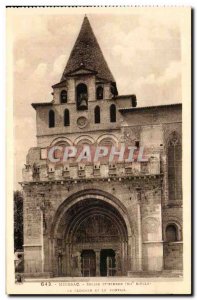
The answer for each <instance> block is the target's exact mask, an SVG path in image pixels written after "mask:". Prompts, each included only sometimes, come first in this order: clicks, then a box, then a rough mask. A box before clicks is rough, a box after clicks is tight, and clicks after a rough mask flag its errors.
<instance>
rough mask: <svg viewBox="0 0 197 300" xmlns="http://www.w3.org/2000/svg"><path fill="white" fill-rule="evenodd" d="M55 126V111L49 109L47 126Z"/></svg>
mask: <svg viewBox="0 0 197 300" xmlns="http://www.w3.org/2000/svg"><path fill="white" fill-rule="evenodd" d="M52 127H55V113H54V111H53V110H52V109H51V110H50V111H49V128H52Z"/></svg>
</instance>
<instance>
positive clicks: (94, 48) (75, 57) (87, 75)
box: [53, 16, 118, 111]
mask: <svg viewBox="0 0 197 300" xmlns="http://www.w3.org/2000/svg"><path fill="white" fill-rule="evenodd" d="M53 89H54V102H55V103H57V104H58V103H65V102H68V103H74V102H75V103H76V109H77V110H79V111H80V110H88V102H91V101H96V100H102V99H111V98H113V97H115V96H117V95H118V91H117V88H116V82H115V80H114V77H113V75H112V73H111V71H110V69H109V67H108V65H107V62H106V60H105V58H104V56H103V53H102V51H101V48H100V46H99V44H98V42H97V39H96V37H95V35H94V32H93V30H92V28H91V25H90V22H89V20H88V18H87V16H85V17H84V20H83V23H82V26H81V29H80V32H79V35H78V37H77V39H76V42H75V44H74V47H73V49H72V51H71V54H70V57H69V59H68V62H67V64H66V67H65V69H64V71H63V74H62V76H61V80H60V82H59V83H58V84H55V85H54V86H53Z"/></svg>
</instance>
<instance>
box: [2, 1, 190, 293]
mask: <svg viewBox="0 0 197 300" xmlns="http://www.w3.org/2000/svg"><path fill="white" fill-rule="evenodd" d="M6 10H7V81H8V85H7V97H8V98H9V99H8V100H7V135H8V137H9V142H8V144H7V149H8V150H7V151H8V152H9V154H10V156H9V158H10V157H12V159H11V160H10V159H9V162H8V164H7V168H8V170H10V172H9V174H8V177H7V195H8V196H7V211H8V213H7V234H9V236H12V237H13V238H12V239H9V241H8V242H7V293H8V294H76V295H80V294H94V295H97V294H103V295H105V294H106V295H107V294H112V295H113V294H123V295H131V294H190V293H191V236H190V234H191V190H190V185H191V178H190V175H191V174H190V172H191V165H190V164H191V163H190V162H191V159H190V155H191V140H190V138H191V128H190V124H191V77H190V76H191V8H189V7H172V8H170V7H151V8H148V7H146V8H140V7H138V8H134V7H115V8H112V7H111V8H110V7H76V8H71V7H61V8H60V7H48V8H47V7H42V8H39V7H23V8H22V7H21V8H14V7H8V8H7V9H6ZM183 182H184V185H183Z"/></svg>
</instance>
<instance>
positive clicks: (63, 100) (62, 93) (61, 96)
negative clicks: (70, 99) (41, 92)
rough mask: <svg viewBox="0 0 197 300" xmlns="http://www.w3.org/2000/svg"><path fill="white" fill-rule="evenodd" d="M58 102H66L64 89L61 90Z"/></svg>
mask: <svg viewBox="0 0 197 300" xmlns="http://www.w3.org/2000/svg"><path fill="white" fill-rule="evenodd" d="M60 103H67V91H66V90H63V91H61V94H60Z"/></svg>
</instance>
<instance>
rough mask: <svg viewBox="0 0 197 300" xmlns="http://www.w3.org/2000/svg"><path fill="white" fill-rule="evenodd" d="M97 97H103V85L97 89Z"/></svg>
mask: <svg viewBox="0 0 197 300" xmlns="http://www.w3.org/2000/svg"><path fill="white" fill-rule="evenodd" d="M96 99H98V100H99V99H103V88H102V86H98V87H97V89H96Z"/></svg>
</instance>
